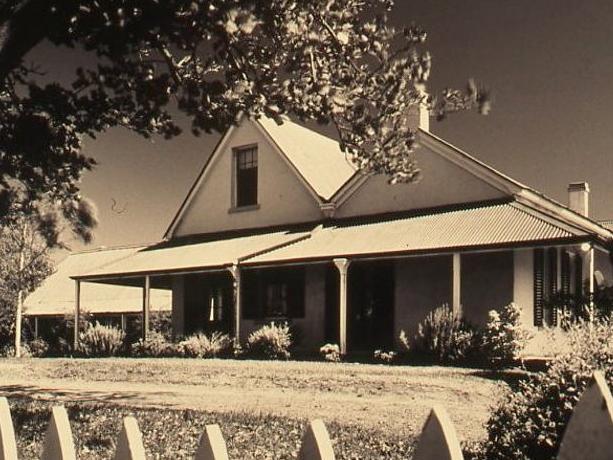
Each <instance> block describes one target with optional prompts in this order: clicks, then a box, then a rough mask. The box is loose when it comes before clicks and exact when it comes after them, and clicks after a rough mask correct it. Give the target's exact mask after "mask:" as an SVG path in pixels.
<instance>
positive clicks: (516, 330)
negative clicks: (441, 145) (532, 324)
mask: <svg viewBox="0 0 613 460" xmlns="http://www.w3.org/2000/svg"><path fill="white" fill-rule="evenodd" d="M528 338H529V334H528V332H527V331H526V330H525V329H524V328H523V326H522V325H521V308H520V307H519V306H517V305H516V304H514V303H510V304H509V305H507V306H505V307H503V308H502V310H501V311H500V313H498V312H497V311H496V310H491V311H490V312H489V314H488V321H487V324H486V326H485V330H484V331H483V337H482V341H481V350H482V351H483V354H484V356H485V358H486V359H487V361H488V362H489V364H490V365H491V366H492V367H496V368H499V367H506V366H510V365H512V364H513V363H514V362H515V361H516V360H517V359H518V358H519V356H520V353H521V352H522V350H523V349H524V348H525V347H526V344H527V342H528Z"/></svg>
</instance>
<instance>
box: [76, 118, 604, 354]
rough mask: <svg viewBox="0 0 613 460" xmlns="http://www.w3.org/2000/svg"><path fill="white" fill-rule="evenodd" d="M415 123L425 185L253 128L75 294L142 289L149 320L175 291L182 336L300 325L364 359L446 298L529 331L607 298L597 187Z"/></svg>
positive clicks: (307, 138)
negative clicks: (513, 314)
mask: <svg viewBox="0 0 613 460" xmlns="http://www.w3.org/2000/svg"><path fill="white" fill-rule="evenodd" d="M413 118H414V120H413V122H414V123H419V131H418V135H417V137H418V143H419V146H418V148H417V150H416V152H415V156H416V159H417V161H418V162H419V165H420V168H421V170H422V172H423V179H422V180H421V181H420V182H418V183H413V184H396V185H392V184H389V183H388V181H387V179H386V177H383V176H378V175H365V174H363V173H361V172H359V171H357V170H356V169H355V168H354V166H353V165H352V164H351V162H350V161H349V159H348V158H346V156H345V155H344V154H343V153H342V152H341V151H340V149H339V146H338V144H337V143H336V142H335V141H334V140H331V139H329V138H327V137H325V136H322V135H320V134H318V133H316V132H314V131H311V130H309V129H306V128H304V127H302V126H300V125H298V124H295V123H293V122H291V121H290V120H285V122H284V123H283V124H282V125H277V124H276V123H275V122H274V121H272V120H269V119H265V118H262V119H258V120H253V119H248V118H243V119H242V120H241V121H240V122H239V123H238V125H237V126H234V127H232V128H230V129H229V130H228V131H227V132H226V133H225V134H224V135H223V137H222V138H221V140H220V142H219V143H218V145H217V146H216V147H215V149H214V151H213V153H212V154H211V156H210V157H209V159H208V161H207V162H206V164H205V165H204V168H203V169H202V172H201V173H200V175H199V176H198V178H197V180H196V181H195V183H194V184H193V186H192V188H191V189H190V191H189V193H188V194H187V197H186V198H185V200H184V202H183V203H182V204H181V206H180V207H179V209H178V211H177V213H176V215H175V217H174V219H173V220H172V222H171V224H170V226H169V228H168V230H167V232H166V234H165V235H164V237H163V240H162V241H161V242H159V243H158V244H154V245H149V246H147V247H144V248H142V249H138V250H135V251H133V252H131V253H130V254H127V255H126V256H125V257H121V258H120V259H119V260H117V261H115V262H110V263H107V264H104V265H103V266H101V267H98V268H96V269H91V270H83V271H81V272H80V273H78V274H75V275H73V279H74V280H75V281H76V286H77V292H78V290H79V286H80V285H82V284H87V283H92V282H93V283H107V284H113V285H123V286H135V287H140V288H142V289H143V292H144V299H145V302H144V305H145V309H144V317H145V319H146V317H147V312H148V308H149V304H150V300H149V299H150V298H151V296H150V294H149V293H150V290H151V289H152V288H159V289H167V290H169V291H172V318H173V329H174V333H175V334H176V335H178V336H180V335H184V334H189V333H191V332H194V331H197V330H203V331H211V330H222V331H227V332H228V333H230V334H233V335H234V336H237V337H239V338H240V340H241V341H244V340H246V338H247V336H248V335H249V333H250V332H251V331H253V330H254V329H256V328H258V327H260V326H261V325H263V324H265V323H269V322H270V321H273V320H274V321H276V320H284V321H285V320H286V321H288V322H290V323H291V325H292V326H293V327H294V330H295V331H296V337H297V339H298V345H299V346H301V347H302V348H304V349H310V350H314V349H316V348H318V347H319V346H321V345H322V344H324V343H326V342H334V343H338V344H339V345H340V347H341V349H342V351H343V352H347V351H349V352H355V351H360V350H365V351H366V350H370V351H372V350H373V349H375V348H392V347H394V346H396V345H397V341H398V336H399V332H400V331H401V330H405V331H407V332H408V333H409V334H410V333H412V332H414V331H415V330H416V328H417V325H418V323H419V322H420V321H421V320H422V319H423V318H424V317H425V316H426V314H427V313H428V312H429V311H430V310H431V309H433V308H435V307H437V306H439V305H441V304H443V303H446V304H448V305H450V306H451V307H452V308H453V309H455V310H456V311H457V312H458V313H460V314H461V315H462V316H463V317H464V318H466V319H467V320H468V321H470V322H472V323H475V324H483V323H484V322H485V320H486V317H487V312H488V311H489V310H490V309H493V308H500V307H502V306H504V305H506V304H508V303H510V302H515V303H517V304H519V305H520V306H521V307H522V321H523V322H524V324H525V325H527V326H530V327H540V326H542V325H552V324H556V323H557V321H558V318H557V310H556V309H554V308H551V307H549V306H548V302H547V300H548V299H549V298H552V297H553V296H554V294H555V293H558V292H561V293H564V294H572V293H585V292H593V291H594V289H595V287H594V278H595V276H594V274H595V272H596V270H600V273H605V274H606V275H607V277H608V278H609V280H610V278H611V269H610V263H609V258H608V251H609V249H608V248H610V246H609V245H610V243H611V242H612V241H613V233H612V232H611V229H610V228H606V227H605V226H603V225H600V224H599V223H598V222H596V221H594V220H592V219H590V218H589V216H588V198H589V187H588V185H587V184H586V183H582V182H581V183H574V184H571V185H570V186H569V189H568V190H569V204H568V205H562V204H560V203H557V202H555V201H554V200H552V199H550V198H548V197H546V196H544V195H543V194H541V193H539V192H537V191H536V190H533V189H531V188H530V187H527V186H525V185H523V184H521V183H519V182H517V181H515V180H513V179H511V178H510V177H508V176H505V175H504V174H502V173H500V172H498V171H496V170H495V169H493V168H491V167H489V166H487V165H486V164H484V163H483V162H481V161H479V160H477V159H476V158H474V157H472V156H470V155H469V154H467V153H465V152H463V151H462V150H460V149H458V148H457V147H454V146H453V145H451V144H449V143H448V142H446V141H444V140H443V139H440V138H439V137H437V136H435V135H434V134H432V133H431V132H429V129H428V128H429V127H428V117H427V116H424V114H423V113H419V114H417V116H414V117H413ZM98 254H99V255H100V256H102V255H103V254H105V252H104V251H101V252H99V253H98ZM80 308H82V304H81V303H80V300H79V297H78V296H77V298H76V305H75V312H76V314H77V315H78V314H79V310H80ZM145 324H147V321H146V320H145ZM145 333H146V328H145Z"/></svg>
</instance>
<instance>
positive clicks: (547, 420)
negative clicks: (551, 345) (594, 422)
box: [482, 319, 613, 460]
mask: <svg viewBox="0 0 613 460" xmlns="http://www.w3.org/2000/svg"><path fill="white" fill-rule="evenodd" d="M612 326H613V324H612V323H611V319H601V320H597V321H595V322H594V323H589V322H585V321H580V322H578V323H577V324H575V325H573V326H571V327H570V330H569V331H568V332H569V341H570V347H571V351H569V352H566V353H563V354H560V355H558V356H557V357H556V358H555V359H554V360H553V362H552V364H551V365H550V367H549V369H548V370H547V372H540V373H538V374H535V375H534V376H532V377H531V378H530V379H529V380H527V381H525V382H521V383H520V386H519V390H518V391H516V392H513V393H510V394H508V395H507V396H506V398H505V399H504V400H503V401H502V402H501V403H500V405H499V406H498V408H497V409H496V410H495V411H494V413H493V414H492V416H491V417H490V419H489V421H488V422H487V432H488V438H487V440H486V441H485V444H484V446H483V451H484V453H483V455H482V458H487V459H510V458H538V459H552V460H553V459H554V458H555V457H556V455H557V452H558V449H559V445H560V441H561V438H562V435H563V433H564V429H565V428H566V425H567V423H568V421H569V419H570V416H571V414H572V411H573V408H574V407H575V405H576V404H577V402H578V400H579V397H580V396H581V394H582V392H583V390H584V389H585V387H586V385H587V383H588V382H589V381H590V379H591V377H592V374H593V372H594V371H596V370H601V371H603V372H604V374H605V378H606V380H607V383H608V385H609V387H612V386H613V327H612Z"/></svg>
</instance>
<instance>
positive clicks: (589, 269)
mask: <svg viewBox="0 0 613 460" xmlns="http://www.w3.org/2000/svg"><path fill="white" fill-rule="evenodd" d="M582 249H583V246H582ZM586 249H587V251H586V252H585V258H584V259H583V261H584V262H583V267H584V270H585V273H584V276H583V279H585V278H586V277H587V286H588V287H587V289H588V291H587V293H588V296H589V299H590V307H594V246H593V245H592V244H590V245H589V249H588V246H587V245H586Z"/></svg>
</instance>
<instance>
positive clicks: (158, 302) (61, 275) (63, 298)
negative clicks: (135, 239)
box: [24, 246, 171, 316]
mask: <svg viewBox="0 0 613 460" xmlns="http://www.w3.org/2000/svg"><path fill="white" fill-rule="evenodd" d="M140 248H142V246H138V247H120V248H111V249H107V248H100V249H96V250H93V251H83V252H76V253H72V254H70V255H68V257H66V258H65V259H64V260H63V261H62V262H60V263H59V264H58V265H57V267H56V270H55V272H54V273H53V274H51V275H50V276H49V277H47V279H45V281H43V283H42V284H41V285H40V286H39V287H38V288H37V289H36V290H34V292H32V293H31V294H30V295H29V296H28V297H27V298H26V299H25V302H24V314H25V315H26V316H38V315H65V314H71V313H72V312H74V307H75V297H74V296H75V283H74V280H73V279H71V277H72V276H77V275H79V274H82V273H85V272H88V271H91V270H95V269H100V268H101V267H106V266H108V265H109V264H112V263H114V262H117V261H119V260H123V259H125V258H126V257H129V256H131V255H132V254H134V253H135V252H136V251H138V250H139V249H140ZM170 304H171V294H170V292H168V291H163V290H158V289H154V290H152V291H151V305H152V309H154V310H158V309H159V310H170ZM142 305H143V292H142V289H141V288H136V287H124V286H110V285H102V284H89V283H88V284H86V285H82V286H81V309H82V310H83V311H86V312H88V313H97V314H101V313H116V314H119V313H137V312H140V311H142V308H143V306H142Z"/></svg>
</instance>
